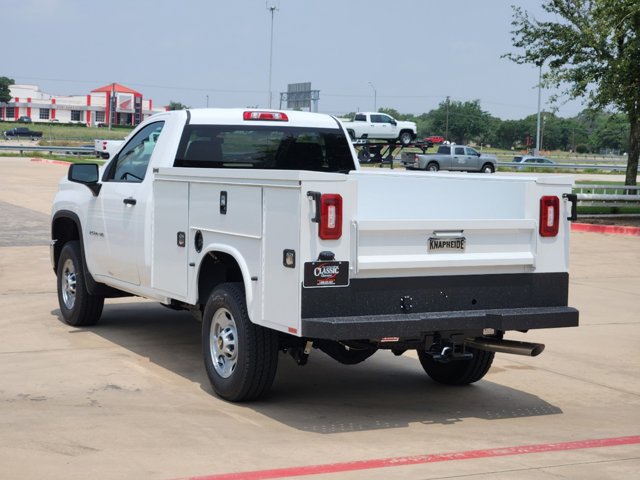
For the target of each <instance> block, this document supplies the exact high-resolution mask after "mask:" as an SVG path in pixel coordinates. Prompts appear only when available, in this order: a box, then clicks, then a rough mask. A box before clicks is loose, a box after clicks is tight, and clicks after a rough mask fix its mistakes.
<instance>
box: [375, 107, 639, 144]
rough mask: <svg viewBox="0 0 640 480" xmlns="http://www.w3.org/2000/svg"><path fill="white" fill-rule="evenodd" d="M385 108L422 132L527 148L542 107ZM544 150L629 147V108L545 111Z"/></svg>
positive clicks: (463, 141)
mask: <svg viewBox="0 0 640 480" xmlns="http://www.w3.org/2000/svg"><path fill="white" fill-rule="evenodd" d="M380 111H381V112H383V113H386V114H388V115H391V116H392V117H394V118H396V119H398V120H409V121H412V122H415V123H416V124H417V126H418V138H423V137H427V136H432V135H441V136H443V137H445V138H446V139H447V140H449V141H451V142H454V143H459V144H468V143H473V144H477V145H483V146H491V147H496V148H503V149H515V150H526V149H530V148H533V146H535V143H536V124H537V113H534V114H531V115H529V116H527V117H525V118H523V119H520V120H501V119H500V118H497V117H494V116H492V115H491V114H490V113H488V112H486V111H484V110H482V108H481V106H480V100H473V101H465V102H462V101H456V100H449V99H447V100H445V101H442V102H441V103H440V104H439V105H438V107H437V108H436V109H434V110H431V111H429V112H427V113H423V114H421V115H412V114H402V113H399V112H398V111H397V110H395V109H393V108H381V109H380ZM540 130H541V131H540V139H541V142H540V149H541V150H563V151H572V152H578V153H598V154H600V153H603V154H604V153H623V152H628V149H629V121H628V119H627V117H626V115H625V114H621V113H610V112H604V111H593V110H584V111H582V112H581V113H580V114H578V115H577V116H575V117H572V118H563V117H559V116H557V115H556V114H555V113H554V112H548V111H545V112H542V113H541V129H540Z"/></svg>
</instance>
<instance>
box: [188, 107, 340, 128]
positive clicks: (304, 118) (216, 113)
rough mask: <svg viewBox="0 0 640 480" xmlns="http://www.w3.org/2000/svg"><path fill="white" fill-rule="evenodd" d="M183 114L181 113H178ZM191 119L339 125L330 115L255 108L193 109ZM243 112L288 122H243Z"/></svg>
mask: <svg viewBox="0 0 640 480" xmlns="http://www.w3.org/2000/svg"><path fill="white" fill-rule="evenodd" d="M180 112H183V111H180ZM188 112H189V114H190V115H191V118H190V120H189V123H191V124H197V125H209V124H211V125H213V124H215V125H245V124H247V123H249V122H250V123H251V124H257V125H273V124H274V123H276V124H278V125H280V126H291V127H308V128H332V129H336V128H339V123H338V122H337V121H336V119H335V118H334V117H332V116H330V115H327V114H324V113H311V112H298V111H293V110H270V109H256V108H194V109H189V110H188ZM245 112H271V113H284V114H286V117H287V118H288V120H286V121H274V120H244V118H243V116H244V113H245Z"/></svg>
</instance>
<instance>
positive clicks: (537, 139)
mask: <svg viewBox="0 0 640 480" xmlns="http://www.w3.org/2000/svg"><path fill="white" fill-rule="evenodd" d="M538 68H539V70H538V122H537V125H536V149H535V151H534V152H533V154H534V155H535V156H538V155H540V99H541V97H542V62H540V64H539V65H538Z"/></svg>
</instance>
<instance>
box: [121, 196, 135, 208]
mask: <svg viewBox="0 0 640 480" xmlns="http://www.w3.org/2000/svg"><path fill="white" fill-rule="evenodd" d="M122 202H123V203H124V204H125V205H131V206H133V205H135V204H136V199H135V198H131V197H129V198H125V199H124V200H122Z"/></svg>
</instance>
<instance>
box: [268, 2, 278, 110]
mask: <svg viewBox="0 0 640 480" xmlns="http://www.w3.org/2000/svg"><path fill="white" fill-rule="evenodd" d="M267 10H269V11H270V12H271V43H270V45H269V108H271V97H272V94H271V70H272V67H273V14H274V13H275V12H276V11H277V10H278V7H276V6H275V5H267Z"/></svg>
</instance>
